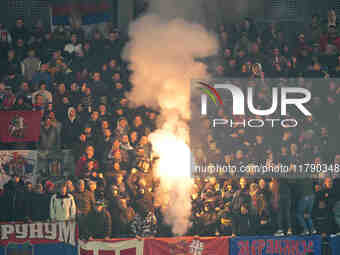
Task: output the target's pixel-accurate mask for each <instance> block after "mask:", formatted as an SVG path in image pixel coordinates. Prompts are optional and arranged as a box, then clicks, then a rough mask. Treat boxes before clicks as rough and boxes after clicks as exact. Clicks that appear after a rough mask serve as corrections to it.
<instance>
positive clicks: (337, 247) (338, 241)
mask: <svg viewBox="0 0 340 255" xmlns="http://www.w3.org/2000/svg"><path fill="white" fill-rule="evenodd" d="M329 244H330V247H331V250H332V255H339V254H340V236H333V237H330V238H329Z"/></svg>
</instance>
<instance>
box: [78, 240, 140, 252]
mask: <svg viewBox="0 0 340 255" xmlns="http://www.w3.org/2000/svg"><path fill="white" fill-rule="evenodd" d="M143 247H144V240H138V239H112V240H95V241H88V242H86V241H81V240H79V255H143Z"/></svg>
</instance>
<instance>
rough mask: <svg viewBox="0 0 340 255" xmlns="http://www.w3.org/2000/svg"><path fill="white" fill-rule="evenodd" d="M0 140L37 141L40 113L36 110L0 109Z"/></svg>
mask: <svg viewBox="0 0 340 255" xmlns="http://www.w3.org/2000/svg"><path fill="white" fill-rule="evenodd" d="M0 116H1V125H0V142H3V143H17V142H19V143H20V142H37V141H38V140H39V136H40V121H41V113H40V112H38V111H0Z"/></svg>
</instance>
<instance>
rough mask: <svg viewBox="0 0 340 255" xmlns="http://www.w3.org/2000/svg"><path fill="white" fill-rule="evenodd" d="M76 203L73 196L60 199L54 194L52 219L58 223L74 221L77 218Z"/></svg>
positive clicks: (51, 203)
mask: <svg viewBox="0 0 340 255" xmlns="http://www.w3.org/2000/svg"><path fill="white" fill-rule="evenodd" d="M76 211H77V208H76V203H75V202H74V198H73V196H72V195H71V194H67V195H66V197H64V198H63V197H59V195H58V194H54V195H53V196H52V197H51V202H50V218H51V220H56V221H65V220H73V219H75V218H76Z"/></svg>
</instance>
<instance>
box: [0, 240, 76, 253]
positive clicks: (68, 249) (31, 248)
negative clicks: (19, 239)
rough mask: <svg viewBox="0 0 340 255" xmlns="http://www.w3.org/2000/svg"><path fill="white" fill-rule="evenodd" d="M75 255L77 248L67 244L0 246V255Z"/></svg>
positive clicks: (28, 243) (14, 244)
mask: <svg viewBox="0 0 340 255" xmlns="http://www.w3.org/2000/svg"><path fill="white" fill-rule="evenodd" d="M46 254H48V255H61V254H62V255H77V246H74V245H71V244H67V243H42V244H31V243H30V242H27V243H22V244H18V243H10V244H8V246H0V255H46Z"/></svg>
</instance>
